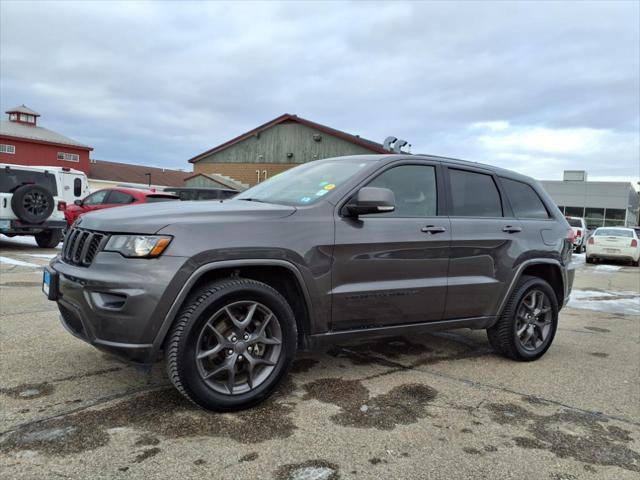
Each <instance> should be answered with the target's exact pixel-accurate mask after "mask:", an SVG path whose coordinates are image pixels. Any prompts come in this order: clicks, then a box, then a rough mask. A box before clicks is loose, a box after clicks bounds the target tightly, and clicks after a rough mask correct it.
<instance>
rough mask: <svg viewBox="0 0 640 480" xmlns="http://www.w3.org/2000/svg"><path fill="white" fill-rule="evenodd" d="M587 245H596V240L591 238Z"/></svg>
mask: <svg viewBox="0 0 640 480" xmlns="http://www.w3.org/2000/svg"><path fill="white" fill-rule="evenodd" d="M587 243H588V244H589V245H593V244H594V243H595V240H594V239H593V237H591V238H590V239H589V240H588V241H587Z"/></svg>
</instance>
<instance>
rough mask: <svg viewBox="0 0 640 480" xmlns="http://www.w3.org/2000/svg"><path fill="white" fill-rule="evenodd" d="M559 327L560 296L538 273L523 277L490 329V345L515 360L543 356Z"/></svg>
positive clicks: (529, 359)
mask: <svg viewBox="0 0 640 480" xmlns="http://www.w3.org/2000/svg"><path fill="white" fill-rule="evenodd" d="M557 327H558V300H557V298H556V294H555V292H554V291H553V289H552V288H551V286H550V285H549V284H548V283H547V282H545V281H544V280H542V279H541V278H538V277H529V276H524V277H522V278H521V279H520V280H519V281H518V283H517V285H516V288H515V290H514V291H513V293H512V294H511V297H510V298H509V301H508V302H507V305H506V307H505V308H504V311H503V313H502V315H501V316H500V318H499V319H498V321H497V322H496V324H495V325H494V326H492V327H491V328H488V329H487V336H488V337H489V343H490V344H491V346H492V347H493V348H494V349H495V350H496V351H497V352H499V353H501V354H502V355H504V356H506V357H509V358H511V359H513V360H520V361H531V360H536V359H538V358H540V357H541V356H542V355H544V353H545V352H546V351H547V350H548V349H549V347H550V346H551V342H553V338H554V336H555V334H556V329H557Z"/></svg>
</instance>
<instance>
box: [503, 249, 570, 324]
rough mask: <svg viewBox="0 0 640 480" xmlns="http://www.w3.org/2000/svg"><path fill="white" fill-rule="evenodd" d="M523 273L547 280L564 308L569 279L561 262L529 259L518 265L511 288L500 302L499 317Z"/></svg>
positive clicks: (559, 306)
mask: <svg viewBox="0 0 640 480" xmlns="http://www.w3.org/2000/svg"><path fill="white" fill-rule="evenodd" d="M523 275H528V276H532V277H538V278H541V279H542V280H544V281H546V282H547V283H548V284H549V285H550V286H551V288H552V289H553V291H554V292H555V294H556V299H557V301H558V309H561V308H562V306H563V305H564V303H565V299H566V297H567V292H566V285H567V280H566V278H565V277H566V275H565V273H564V268H563V267H562V265H561V263H560V262H559V261H558V260H555V259H535V260H527V261H525V262H523V263H521V264H520V265H519V266H518V269H517V270H516V274H515V275H514V276H513V279H512V280H511V283H510V285H509V288H508V289H507V291H506V294H505V296H504V298H503V299H502V302H501V303H500V307H499V309H498V317H499V316H500V315H502V312H503V311H504V308H505V307H506V304H507V301H508V300H509V297H510V296H511V294H512V293H513V291H514V289H515V288H516V285H517V283H518V280H520V278H522V276H523Z"/></svg>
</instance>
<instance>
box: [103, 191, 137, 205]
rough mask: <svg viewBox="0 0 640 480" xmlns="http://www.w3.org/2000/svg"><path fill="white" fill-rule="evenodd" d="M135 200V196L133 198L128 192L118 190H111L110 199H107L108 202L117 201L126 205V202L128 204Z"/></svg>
mask: <svg viewBox="0 0 640 480" xmlns="http://www.w3.org/2000/svg"><path fill="white" fill-rule="evenodd" d="M134 200H135V198H133V197H132V196H131V195H129V194H128V193H124V192H120V191H118V190H111V193H110V194H109V199H108V200H107V203H115V204H118V205H124V204H127V203H132V202H133V201H134Z"/></svg>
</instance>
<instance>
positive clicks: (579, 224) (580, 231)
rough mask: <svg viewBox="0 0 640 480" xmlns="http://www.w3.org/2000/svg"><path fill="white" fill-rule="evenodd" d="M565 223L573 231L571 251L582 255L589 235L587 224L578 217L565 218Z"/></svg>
mask: <svg viewBox="0 0 640 480" xmlns="http://www.w3.org/2000/svg"><path fill="white" fill-rule="evenodd" d="M567 222H569V225H570V226H571V229H572V230H573V250H574V251H575V252H576V253H584V251H585V250H586V248H587V239H588V238H589V234H590V233H591V231H590V230H589V229H588V228H587V222H585V220H584V218H580V217H567Z"/></svg>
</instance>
